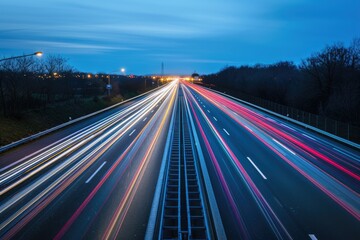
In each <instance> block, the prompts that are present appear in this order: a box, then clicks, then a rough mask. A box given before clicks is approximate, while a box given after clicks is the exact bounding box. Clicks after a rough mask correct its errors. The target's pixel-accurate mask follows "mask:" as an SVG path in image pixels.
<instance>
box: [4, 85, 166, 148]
mask: <svg viewBox="0 0 360 240" xmlns="http://www.w3.org/2000/svg"><path fill="white" fill-rule="evenodd" d="M163 86H165V85H162V86H161V87H163ZM161 87H160V88H161ZM158 89H159V87H157V88H155V89H152V90H150V91H147V92H145V93H142V94H140V95H138V96H135V97H132V98H129V99H127V100H125V101H122V102H120V103H116V104H114V105H112V106H110V107H107V108H104V109H101V110H99V111H96V112H93V113H90V114H88V115H85V116H82V117H79V118H76V119H74V120H71V121H69V122H66V123H62V124H60V125H57V126H55V127H52V128H49V129H47V130H45V131H42V132H39V133H36V134H34V135H31V136H29V137H25V138H23V139H20V140H18V141H16V142H13V143H10V144H8V145H5V146H2V147H0V153H2V152H5V151H7V150H10V149H12V148H15V147H17V146H20V145H22V144H25V143H28V142H30V141H33V140H35V139H37V138H40V137H42V136H45V135H47V134H50V133H53V132H55V131H57V130H59V129H61V128H64V127H67V126H69V125H72V124H74V123H77V122H80V121H82V120H85V119H87V118H90V117H93V116H95V115H98V114H100V113H103V112H106V111H108V110H111V109H113V108H115V107H118V106H120V105H122V104H124V103H127V102H130V101H132V100H135V99H137V98H140V97H142V96H144V95H146V94H149V93H151V92H153V91H155V90H158Z"/></svg>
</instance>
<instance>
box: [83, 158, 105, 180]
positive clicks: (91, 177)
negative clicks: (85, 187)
mask: <svg viewBox="0 0 360 240" xmlns="http://www.w3.org/2000/svg"><path fill="white" fill-rule="evenodd" d="M105 163H106V161H105V162H103V163H102V164H101V166H100V167H98V169H96V171H95V172H94V173H93V174H92V175H91V176H90V177H89V178H88V180H86V182H85V183H86V184H87V183H89V182H90V181H91V179H93V178H94V177H95V175H96V174H97V173H98V172H99V171H100V169H102V167H103V166H104V165H105Z"/></svg>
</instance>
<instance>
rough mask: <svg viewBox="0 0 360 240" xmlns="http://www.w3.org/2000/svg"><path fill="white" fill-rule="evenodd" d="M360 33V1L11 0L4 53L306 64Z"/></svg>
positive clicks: (117, 64)
mask: <svg viewBox="0 0 360 240" xmlns="http://www.w3.org/2000/svg"><path fill="white" fill-rule="evenodd" d="M356 37H357V38H358V37H360V1H359V0H352V1H350V0H287V1H285V0H272V1H270V0H147V1H146V0H101V1H100V0H31V1H30V0H3V1H1V2H0V57H8V56H12V55H21V54H23V53H31V52H34V51H38V50H41V51H43V52H44V53H45V54H61V55H62V56H64V57H66V58H68V59H69V63H70V64H71V65H72V66H74V67H75V68H76V69H78V70H80V71H89V72H93V73H96V72H107V73H110V72H114V71H119V69H120V68H121V67H124V68H126V73H127V74H157V73H160V72H161V63H162V62H164V67H165V69H164V70H165V74H191V73H193V72H194V71H195V70H196V71H197V72H198V73H200V74H207V73H214V72H217V71H219V70H220V69H221V68H223V67H224V66H226V65H235V66H239V65H242V64H255V63H264V64H269V63H274V62H276V61H280V60H290V61H294V62H295V63H299V62H300V61H301V59H303V58H305V57H307V56H309V55H310V54H311V53H313V52H316V51H319V50H321V49H322V48H324V47H325V46H326V44H333V43H337V42H343V43H344V44H346V45H348V44H350V42H351V41H352V39H354V38H356Z"/></svg>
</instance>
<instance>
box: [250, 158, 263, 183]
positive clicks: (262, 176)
mask: <svg viewBox="0 0 360 240" xmlns="http://www.w3.org/2000/svg"><path fill="white" fill-rule="evenodd" d="M246 158H247V160H249V162H250V163H251V164H252V165H253V166H254V168H255V169H256V170H257V171H258V173H260V175H261V176H262V178H263V179H265V180H266V179H267V178H266V176H265V175H264V174H263V173H262V171H260V169H259V168H258V167H257V166H256V165H255V163H254V162H253V161H252V160H251V158H249V157H246Z"/></svg>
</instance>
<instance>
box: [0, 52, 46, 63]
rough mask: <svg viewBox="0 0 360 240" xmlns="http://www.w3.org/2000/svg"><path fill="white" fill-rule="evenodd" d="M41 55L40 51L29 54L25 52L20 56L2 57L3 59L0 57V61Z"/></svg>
mask: <svg viewBox="0 0 360 240" xmlns="http://www.w3.org/2000/svg"><path fill="white" fill-rule="evenodd" d="M42 55H43V53H42V52H34V53H31V54H25V55H21V56H15V57H9V58H3V59H0V62H2V61H7V60H12V59H17V58H24V57H30V56H39V57H41V56H42Z"/></svg>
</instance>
